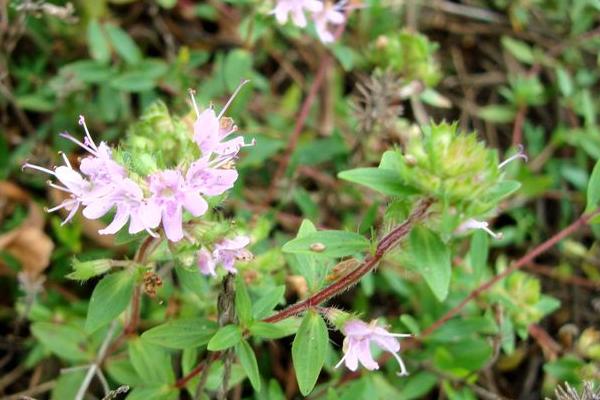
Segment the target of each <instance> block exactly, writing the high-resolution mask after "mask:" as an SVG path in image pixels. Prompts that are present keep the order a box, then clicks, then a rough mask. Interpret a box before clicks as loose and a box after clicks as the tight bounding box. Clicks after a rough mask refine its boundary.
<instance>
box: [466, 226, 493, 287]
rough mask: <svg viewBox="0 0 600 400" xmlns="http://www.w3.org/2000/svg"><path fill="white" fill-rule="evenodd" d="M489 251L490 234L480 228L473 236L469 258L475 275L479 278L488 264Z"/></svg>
mask: <svg viewBox="0 0 600 400" xmlns="http://www.w3.org/2000/svg"><path fill="white" fill-rule="evenodd" d="M488 252H489V238H488V234H487V233H486V232H484V231H483V230H481V229H478V230H477V231H476V232H475V233H474V234H473V236H472V237H471V247H470V249H469V259H470V261H471V267H472V268H473V271H474V273H475V276H476V277H477V278H478V279H479V278H480V277H481V276H482V274H483V272H484V271H485V267H486V265H487V259H488Z"/></svg>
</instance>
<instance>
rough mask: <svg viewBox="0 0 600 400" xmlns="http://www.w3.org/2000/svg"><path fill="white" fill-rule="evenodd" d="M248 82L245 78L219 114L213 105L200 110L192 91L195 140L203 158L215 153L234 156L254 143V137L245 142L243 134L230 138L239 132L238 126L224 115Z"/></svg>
mask: <svg viewBox="0 0 600 400" xmlns="http://www.w3.org/2000/svg"><path fill="white" fill-rule="evenodd" d="M248 82H249V81H248V80H244V81H242V82H241V83H240V85H239V86H238V87H237V88H236V90H235V91H234V92H233V94H232V95H231V97H230V98H229V100H228V101H227V103H226V104H225V106H224V107H223V109H222V110H221V112H220V113H219V114H218V115H217V114H216V113H215V110H214V109H213V108H212V107H209V108H207V109H206V110H204V111H202V112H200V110H199V109H198V105H197V104H196V99H195V97H194V93H193V92H190V95H191V99H192V104H193V106H194V110H195V111H196V121H195V122H194V141H195V142H196V144H197V145H198V147H199V148H200V151H201V152H202V157H203V158H209V157H210V156H211V155H213V154H215V155H216V156H228V157H231V158H234V157H236V156H237V154H238V152H239V151H240V149H241V148H242V147H246V146H253V145H254V143H255V142H254V139H253V140H252V141H251V142H250V143H245V142H244V138H243V137H241V136H238V137H235V138H229V136H230V135H231V134H232V133H235V132H237V130H238V127H237V125H235V123H234V122H233V120H232V119H231V118H225V117H223V115H224V114H225V112H226V111H227V109H228V108H229V105H230V104H231V102H232V101H233V99H234V98H235V96H237V94H238V93H239V91H240V90H241V88H242V87H243V86H244V85H245V84H246V83H248Z"/></svg>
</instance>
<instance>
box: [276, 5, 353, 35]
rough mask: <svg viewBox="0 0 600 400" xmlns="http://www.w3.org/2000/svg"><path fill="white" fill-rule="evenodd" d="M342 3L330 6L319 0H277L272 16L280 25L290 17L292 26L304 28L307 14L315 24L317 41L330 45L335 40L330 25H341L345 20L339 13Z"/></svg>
mask: <svg viewBox="0 0 600 400" xmlns="http://www.w3.org/2000/svg"><path fill="white" fill-rule="evenodd" d="M342 3H343V2H340V3H337V4H332V3H330V2H328V1H325V2H321V1H319V0H277V4H276V5H275V8H274V9H273V11H272V14H275V18H276V19H277V22H279V23H280V24H285V23H286V22H287V21H288V18H290V17H291V19H292V22H293V23H294V25H296V26H298V27H300V28H304V27H306V24H307V20H306V14H305V13H306V12H308V13H309V16H310V19H311V20H312V21H313V22H314V24H315V28H316V30H317V34H318V35H319V39H321V41H322V42H323V43H332V42H334V41H335V39H336V38H335V36H334V34H333V33H332V32H331V30H330V25H341V24H343V23H344V21H345V20H346V17H345V16H344V14H343V13H342V12H341V9H342V5H343V4H342Z"/></svg>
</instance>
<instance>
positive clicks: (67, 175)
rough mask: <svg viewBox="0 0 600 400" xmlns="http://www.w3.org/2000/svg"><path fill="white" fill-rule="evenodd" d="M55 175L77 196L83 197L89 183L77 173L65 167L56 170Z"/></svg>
mask: <svg viewBox="0 0 600 400" xmlns="http://www.w3.org/2000/svg"><path fill="white" fill-rule="evenodd" d="M54 175H55V176H56V178H57V179H58V180H59V181H60V182H61V183H62V184H63V185H65V186H66V187H67V189H69V190H70V191H71V192H73V194H75V195H81V194H82V190H83V188H84V187H85V186H86V183H87V182H86V180H85V179H83V177H82V176H81V175H80V174H79V173H78V172H77V171H75V170H73V169H71V168H69V167H65V166H60V167H58V168H56V170H55V171H54Z"/></svg>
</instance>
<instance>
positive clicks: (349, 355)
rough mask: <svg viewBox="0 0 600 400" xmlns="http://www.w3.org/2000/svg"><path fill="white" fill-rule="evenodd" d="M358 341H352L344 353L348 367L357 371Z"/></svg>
mask: <svg viewBox="0 0 600 400" xmlns="http://www.w3.org/2000/svg"><path fill="white" fill-rule="evenodd" d="M356 351H357V343H352V344H350V345H349V346H348V351H347V352H346V354H345V355H344V358H345V363H346V368H348V369H349V370H350V371H356V370H357V369H358V354H357V353H356Z"/></svg>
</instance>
